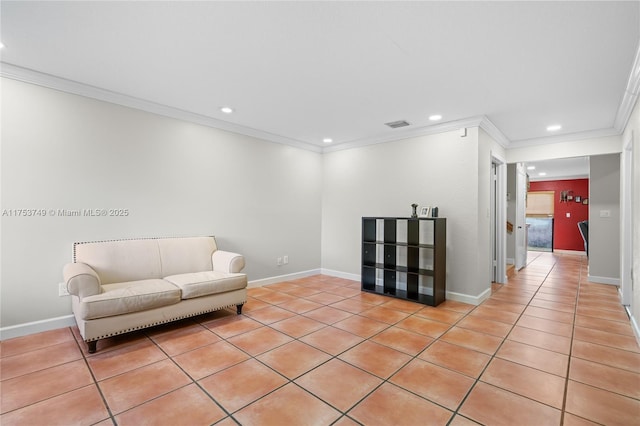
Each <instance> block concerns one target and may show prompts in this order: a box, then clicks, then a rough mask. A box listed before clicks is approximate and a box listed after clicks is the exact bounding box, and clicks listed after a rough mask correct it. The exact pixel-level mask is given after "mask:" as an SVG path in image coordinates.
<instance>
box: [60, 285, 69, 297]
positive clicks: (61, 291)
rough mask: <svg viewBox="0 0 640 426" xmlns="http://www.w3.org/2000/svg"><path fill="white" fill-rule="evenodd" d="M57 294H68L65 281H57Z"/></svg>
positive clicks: (61, 295)
mask: <svg viewBox="0 0 640 426" xmlns="http://www.w3.org/2000/svg"><path fill="white" fill-rule="evenodd" d="M58 296H60V297H63V296H70V294H69V292H68V291H67V285H66V284H65V283H58Z"/></svg>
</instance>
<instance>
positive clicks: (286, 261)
mask: <svg viewBox="0 0 640 426" xmlns="http://www.w3.org/2000/svg"><path fill="white" fill-rule="evenodd" d="M282 263H283V264H285V265H286V264H288V263H289V256H288V255H284V257H283V258H282Z"/></svg>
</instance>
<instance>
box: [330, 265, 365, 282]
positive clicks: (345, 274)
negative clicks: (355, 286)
mask: <svg viewBox="0 0 640 426" xmlns="http://www.w3.org/2000/svg"><path fill="white" fill-rule="evenodd" d="M320 273H321V274H322V275H329V276H331V277H336V278H344V279H345V280H351V281H358V282H360V275H358V274H350V273H348V272H341V271H335V270H333V269H326V268H322V269H320Z"/></svg>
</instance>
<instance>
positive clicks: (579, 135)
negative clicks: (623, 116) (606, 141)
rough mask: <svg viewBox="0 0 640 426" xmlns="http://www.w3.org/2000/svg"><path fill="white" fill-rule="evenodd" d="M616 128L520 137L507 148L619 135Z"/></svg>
mask: <svg viewBox="0 0 640 426" xmlns="http://www.w3.org/2000/svg"><path fill="white" fill-rule="evenodd" d="M620 133H621V132H619V131H618V130H617V129H614V128H613V127H611V128H609V129H598V130H587V131H584V132H576V133H567V134H566V135H556V136H549V137H546V138H534V139H522V140H519V141H513V142H511V144H510V145H509V148H524V147H527V146H537V145H551V144H555V143H561V142H572V141H577V140H584V139H594V138H604V137H607V136H620Z"/></svg>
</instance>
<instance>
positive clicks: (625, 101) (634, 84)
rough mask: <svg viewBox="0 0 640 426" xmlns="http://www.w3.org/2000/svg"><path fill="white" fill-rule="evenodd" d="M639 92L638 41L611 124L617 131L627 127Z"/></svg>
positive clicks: (639, 53) (639, 49)
mask: <svg viewBox="0 0 640 426" xmlns="http://www.w3.org/2000/svg"><path fill="white" fill-rule="evenodd" d="M639 94H640V42H639V43H638V48H637V49H636V57H635V59H634V61H633V66H632V67H631V72H630V73H629V79H628V80H627V87H626V88H625V89H624V95H622V101H621V102H620V106H619V107H618V112H617V113H616V119H615V121H614V124H613V127H614V128H615V129H616V130H617V131H618V133H622V132H624V129H625V127H627V123H628V122H629V117H631V113H632V112H633V108H634V107H635V105H636V102H638V95H639Z"/></svg>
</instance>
